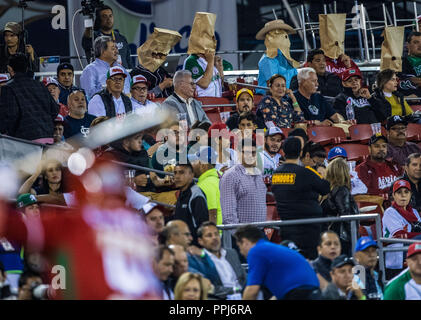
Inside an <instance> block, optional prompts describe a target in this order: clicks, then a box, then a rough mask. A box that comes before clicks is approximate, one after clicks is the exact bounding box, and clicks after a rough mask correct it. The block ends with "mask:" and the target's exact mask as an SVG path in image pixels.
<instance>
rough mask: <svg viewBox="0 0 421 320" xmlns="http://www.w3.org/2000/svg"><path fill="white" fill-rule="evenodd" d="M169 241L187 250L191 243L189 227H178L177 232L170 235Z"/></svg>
mask: <svg viewBox="0 0 421 320" xmlns="http://www.w3.org/2000/svg"><path fill="white" fill-rule="evenodd" d="M171 240H172V241H171V242H172V243H173V244H179V245H180V246H182V247H183V248H184V249H187V248H188V246H189V245H190V243H191V242H192V241H193V237H192V235H191V233H190V230H189V227H188V226H187V225H182V226H179V227H178V231H176V232H175V233H173V234H172V236H171Z"/></svg>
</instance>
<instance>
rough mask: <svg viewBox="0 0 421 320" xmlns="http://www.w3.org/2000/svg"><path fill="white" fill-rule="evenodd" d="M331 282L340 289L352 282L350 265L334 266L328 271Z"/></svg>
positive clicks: (344, 288)
mask: <svg viewBox="0 0 421 320" xmlns="http://www.w3.org/2000/svg"><path fill="white" fill-rule="evenodd" d="M330 275H331V276H332V282H333V283H334V284H335V285H336V286H337V287H338V288H340V289H342V290H346V288H347V287H348V286H349V285H350V284H351V283H352V278H353V276H354V274H353V273H352V265H349V264H346V265H344V266H342V267H340V268H335V269H333V270H332V271H331V272H330Z"/></svg>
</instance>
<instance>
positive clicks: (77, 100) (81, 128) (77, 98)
mask: <svg viewBox="0 0 421 320" xmlns="http://www.w3.org/2000/svg"><path fill="white" fill-rule="evenodd" d="M67 106H68V108H69V114H68V115H67V116H66V117H65V118H64V133H63V136H64V138H65V139H68V138H70V137H72V136H74V135H76V134H78V133H81V134H82V135H83V136H84V137H85V138H86V137H87V136H88V134H89V127H90V126H91V123H92V121H93V120H94V119H95V118H96V117H95V116H93V115H91V114H89V113H87V112H86V111H87V110H86V97H85V93H84V92H83V91H81V90H75V91H73V92H71V93H70V94H69V96H68V98H67Z"/></svg>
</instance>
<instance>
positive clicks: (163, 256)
mask: <svg viewBox="0 0 421 320" xmlns="http://www.w3.org/2000/svg"><path fill="white" fill-rule="evenodd" d="M153 268H154V271H155V274H156V276H157V277H158V279H159V281H160V282H161V288H162V296H163V299H164V300H174V293H173V291H172V290H171V287H170V284H169V281H168V279H169V277H170V275H171V274H172V273H173V270H174V251H172V250H171V249H170V248H169V247H167V246H164V245H161V246H159V247H158V248H157V252H156V254H155V258H154V260H153Z"/></svg>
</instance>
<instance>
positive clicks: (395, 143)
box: [386, 116, 421, 167]
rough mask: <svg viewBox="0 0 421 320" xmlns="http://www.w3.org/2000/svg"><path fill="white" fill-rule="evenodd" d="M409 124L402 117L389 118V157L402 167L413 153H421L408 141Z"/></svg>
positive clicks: (420, 150)
mask: <svg viewBox="0 0 421 320" xmlns="http://www.w3.org/2000/svg"><path fill="white" fill-rule="evenodd" d="M407 126H408V122H407V121H406V120H405V119H404V118H403V117H401V116H391V117H389V118H387V123H386V130H387V139H388V140H389V141H388V142H389V143H388V145H387V157H388V158H392V159H393V160H394V161H396V162H397V163H398V164H399V165H400V166H402V167H403V166H404V165H405V162H406V158H408V156H409V155H410V154H412V153H421V149H420V147H419V146H418V145H417V144H415V143H413V142H407V141H406V127H407Z"/></svg>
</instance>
